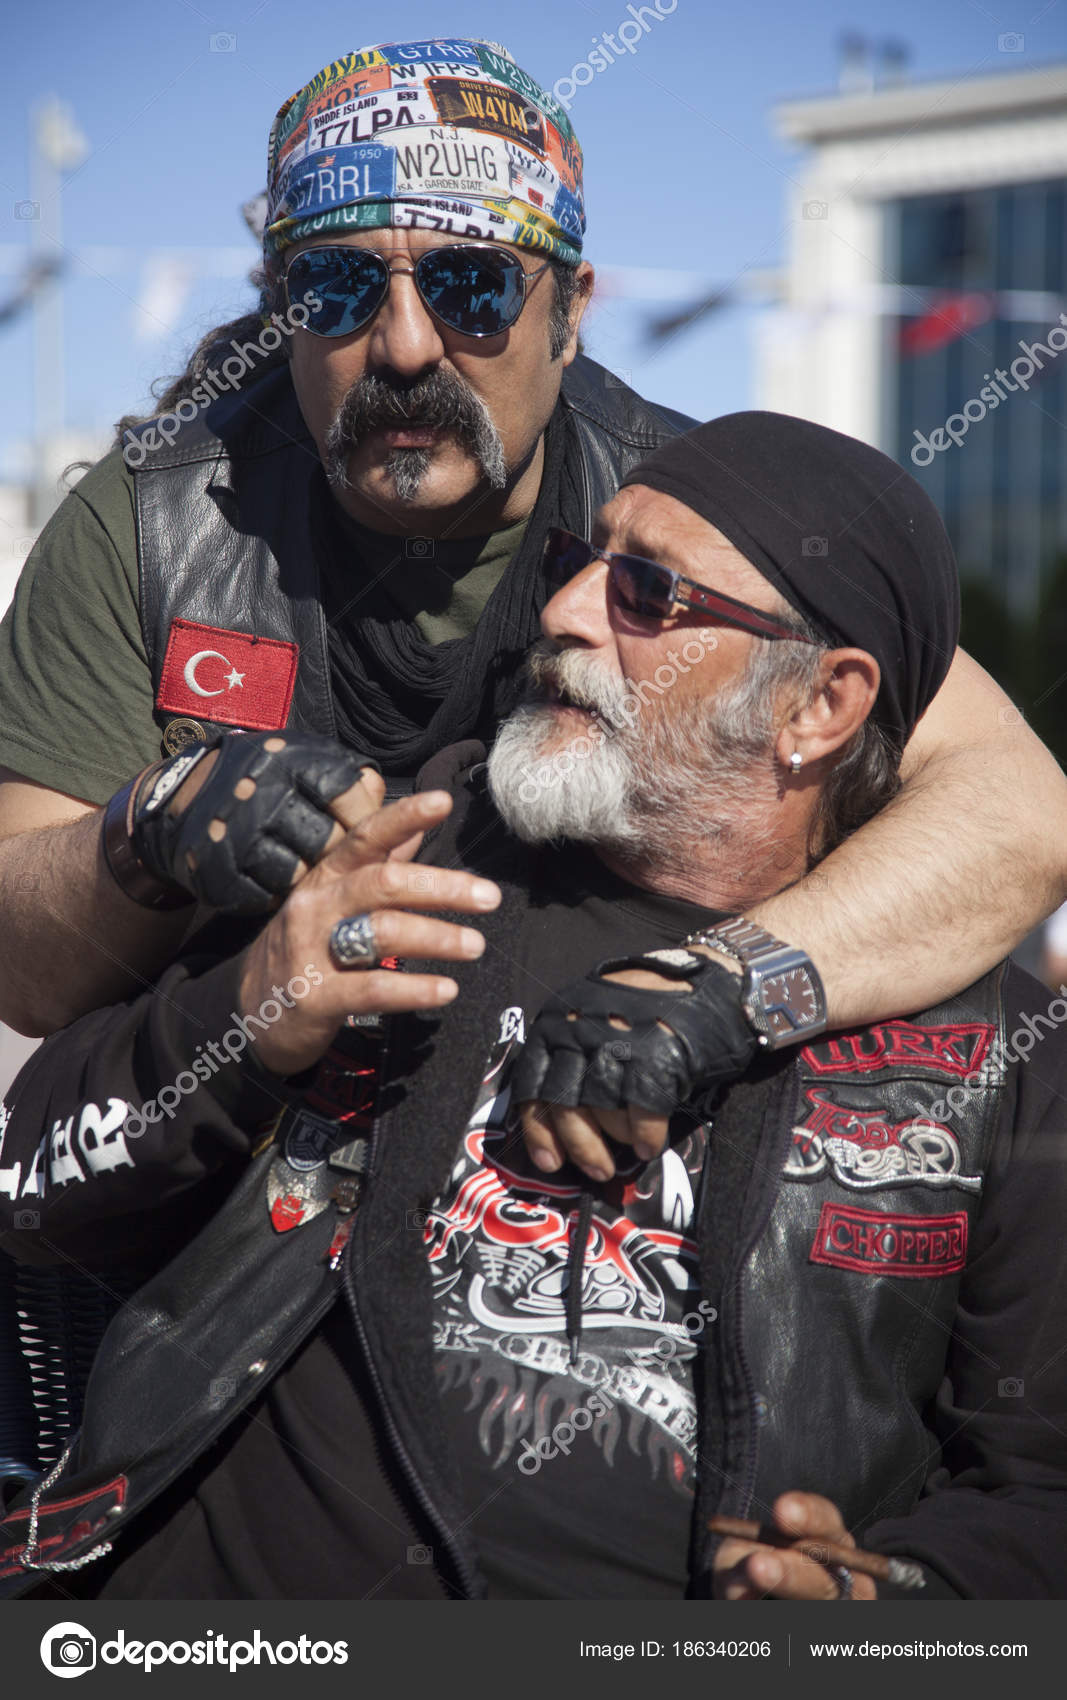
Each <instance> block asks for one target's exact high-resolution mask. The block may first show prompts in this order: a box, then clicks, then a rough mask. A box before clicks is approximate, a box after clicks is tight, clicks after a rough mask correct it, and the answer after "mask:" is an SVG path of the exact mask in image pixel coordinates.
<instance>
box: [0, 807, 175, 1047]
mask: <svg viewBox="0 0 1067 1700" xmlns="http://www.w3.org/2000/svg"><path fill="white" fill-rule="evenodd" d="M0 890H2V891H3V892H4V894H5V902H4V903H3V905H2V906H0V957H2V960H3V963H4V975H3V978H2V980H0V1021H4V1022H6V1023H7V1025H8V1026H9V1027H13V1028H14V1029H15V1031H16V1032H18V1033H26V1034H30V1035H32V1036H34V1037H38V1036H40V1035H42V1034H48V1033H54V1032H56V1031H57V1030H58V1029H59V1028H61V1027H65V1026H67V1025H68V1024H69V1023H70V1022H71V1021H74V1020H76V1019H77V1017H78V1016H80V1015H83V1014H85V1013H86V1012H87V1011H89V1010H92V1009H96V1008H99V1007H100V1006H101V1005H102V1004H110V1003H114V1002H116V1001H117V1000H118V999H120V998H123V997H127V996H129V995H130V993H131V992H133V991H136V990H137V988H138V987H140V986H143V985H145V984H147V983H150V982H151V981H152V980H153V979H154V978H155V976H156V974H157V973H158V971H159V969H160V968H161V967H162V966H163V964H164V963H166V962H168V961H170V960H171V958H172V957H173V956H174V953H175V951H176V950H177V947H178V944H179V942H180V940H181V938H182V936H183V935H184V933H185V932H186V930H187V929H188V927H189V924H190V920H191V918H192V914H193V910H192V908H191V907H190V908H189V909H182V910H172V911H170V912H163V913H157V912H155V911H153V910H150V909H144V908H142V907H141V906H140V905H139V904H136V903H133V902H131V900H130V899H129V898H128V897H126V896H125V895H124V894H123V893H122V892H121V891H120V890H119V887H118V886H117V885H116V883H115V881H114V879H113V878H112V876H111V874H110V872H109V871H108V868H107V865H106V863H105V862H104V859H103V855H102V853H101V850H100V816H99V814H98V813H95V812H94V813H92V814H86V815H83V816H81V818H80V819H78V820H74V821H70V822H68V823H67V824H65V825H62V826H49V827H43V828H41V829H39V830H37V831H32V832H24V833H20V834H18V835H17V836H14V837H10V838H4V839H2V840H0Z"/></svg>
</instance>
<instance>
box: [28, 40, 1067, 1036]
mask: <svg viewBox="0 0 1067 1700" xmlns="http://www.w3.org/2000/svg"><path fill="white" fill-rule="evenodd" d="M267 169H268V187H267V204H266V225H265V230H264V254H263V271H262V274H261V282H262V301H261V310H260V312H259V313H257V314H253V315H250V316H249V317H247V318H245V319H242V320H240V321H238V322H236V323H235V324H230V325H226V326H223V327H220V328H219V329H218V330H217V331H215V332H213V333H211V334H210V335H209V336H208V337H207V338H205V340H204V342H203V343H202V344H201V346H200V347H199V348H198V349H197V350H196V352H195V354H194V355H193V357H192V359H191V361H190V364H189V367H188V369H187V371H186V372H185V373H184V374H182V376H181V377H180V378H179V379H177V380H175V382H174V383H173V384H172V385H171V387H170V388H169V389H168V391H167V392H166V394H165V395H164V396H163V397H162V399H161V412H160V413H159V414H158V415H157V416H156V417H155V418H154V419H152V420H150V421H147V422H141V423H140V424H134V425H133V426H132V428H131V429H129V430H126V431H124V432H123V433H122V435H121V441H120V444H119V445H118V446H117V447H116V449H115V450H114V451H113V452H112V453H111V454H110V455H108V456H107V457H105V459H104V460H103V461H102V462H101V463H100V464H99V465H98V466H97V467H95V468H93V469H92V470H91V471H90V472H89V473H88V474H87V475H86V477H85V478H84V479H83V480H82V482H81V483H80V484H79V485H78V487H77V489H76V491H74V492H73V493H72V494H71V495H70V496H69V497H68V498H67V500H66V501H65V502H64V503H63V505H62V507H61V508H60V509H59V511H58V513H57V514H56V516H55V517H54V519H53V520H52V522H51V523H50V525H49V526H48V527H47V528H46V530H45V532H44V533H43V535H42V537H41V539H40V542H39V544H38V546H37V548H36V549H35V550H34V552H33V554H32V556H31V557H30V560H29V562H28V564H27V567H26V570H25V572H24V574H23V577H22V580H21V582H20V585H19V588H18V591H17V593H16V597H15V601H14V605H13V608H12V610H11V611H10V613H9V615H8V617H7V619H6V620H5V622H4V624H3V627H2V628H0V662H2V665H0V711H2V712H0V762H3V763H5V764H6V769H5V775H6V783H4V784H2V785H0V888H2V890H3V892H4V899H3V905H2V906H0V943H2V944H3V947H4V956H5V962H6V964H7V970H6V973H5V977H4V982H3V985H2V987H0V1018H2V1019H5V1020H7V1021H8V1022H10V1023H11V1024H12V1025H14V1026H15V1027H17V1028H19V1029H20V1030H22V1031H25V1032H34V1033H42V1032H50V1031H53V1030H55V1029H56V1028H57V1027H59V1026H62V1025H63V1024H64V1023H65V1022H68V1021H70V1020H71V1019H73V1018H74V1017H76V1016H78V1015H80V1014H82V1013H83V1012H84V1011H86V1010H87V1009H91V1008H93V1007H96V1006H97V1005H99V1004H101V1003H106V1002H108V1001H111V1000H114V999H115V998H121V997H123V996H126V995H128V994H129V993H130V992H131V991H133V990H134V988H135V987H136V986H137V985H138V984H139V983H140V980H141V978H143V977H148V978H151V977H153V976H154V975H155V974H157V973H158V972H160V970H161V969H162V967H163V965H164V964H165V963H166V962H167V961H168V960H169V959H170V957H171V956H172V955H173V953H174V951H175V950H176V949H177V948H178V945H179V943H180V941H181V939H182V937H183V936H184V935H185V934H187V932H188V931H189V928H190V920H191V917H192V915H193V907H192V906H193V903H194V901H198V902H199V904H200V906H201V907H200V911H199V917H198V918H200V919H202V918H203V917H204V912H205V911H207V912H230V911H235V910H244V911H254V910H257V909H258V910H260V911H261V912H262V911H263V910H264V909H266V908H269V907H270V906H272V905H275V904H276V903H277V902H278V900H279V899H280V898H281V897H283V896H284V895H285V893H286V892H287V891H289V889H290V888H291V887H292V885H293V883H294V882H295V881H296V880H298V879H299V878H300V877H301V875H302V874H303V873H304V872H305V870H306V869H307V868H308V867H309V866H311V865H313V864H314V863H315V862H316V861H317V859H318V858H319V857H320V856H321V855H322V854H323V853H324V851H325V850H326V849H327V848H328V847H329V846H330V845H332V844H333V843H335V842H336V839H337V837H339V836H340V834H341V833H342V832H343V830H344V829H345V828H346V827H347V828H351V827H353V826H355V825H356V824H357V823H358V822H359V821H360V820H361V819H362V818H363V817H364V816H365V814H366V812H367V811H368V810H369V809H371V808H373V807H374V806H375V802H376V793H375V792H374V788H373V786H370V788H368V787H369V780H368V779H366V778H365V779H364V780H362V781H361V780H360V779H359V775H360V773H361V772H364V773H366V772H367V771H368V770H369V769H372V768H373V767H375V766H377V767H378V768H379V769H380V770H381V772H382V773H383V774H384V776H385V777H386V779H387V782H388V785H389V793H390V795H397V794H400V793H402V792H403V791H404V790H405V789H407V788H409V787H410V785H411V783H412V781H413V778H414V775H415V774H416V773H417V772H418V770H419V769H420V767H421V766H422V765H423V763H424V762H425V761H427V760H428V759H429V758H430V757H432V755H433V754H434V753H435V752H436V751H439V750H441V749H442V748H444V747H445V746H447V745H450V744H452V743H454V742H456V741H457V740H462V739H465V738H471V737H477V738H480V739H482V740H484V741H489V740H490V739H491V737H492V734H493V731H494V729H495V726H496V724H497V722H498V720H499V718H500V717H501V716H502V715H503V714H505V713H506V712H507V711H508V710H509V709H510V708H511V707H512V706H513V705H514V702H515V701H516V698H517V693H518V689H519V682H518V681H519V674H520V661H521V658H522V656H523V654H524V652H525V649H526V647H527V645H528V644H529V642H530V641H531V640H532V639H533V638H534V637H535V636H536V632H537V621H538V616H539V613H540V610H541V608H542V606H543V605H544V603H545V601H546V600H547V596H548V587H547V585H546V583H545V579H544V573H543V569H542V559H541V557H542V547H543V544H544V539H545V536H546V534H547V532H548V531H549V529H550V528H551V527H554V526H555V527H563V528H565V529H568V530H569V531H571V532H572V533H573V534H575V535H577V536H579V537H586V536H588V535H589V532H590V528H591V526H592V523H593V519H594V516H595V514H596V511H597V509H598V508H599V507H600V506H601V505H602V503H604V502H606V501H607V500H609V499H610V497H611V496H612V495H613V493H614V491H615V490H616V488H617V487H618V484H619V482H620V480H621V479H622V478H623V477H624V476H625V475H626V473H627V471H628V470H629V468H630V467H631V466H632V465H633V464H634V463H635V462H636V461H637V460H638V459H639V458H640V457H641V456H643V455H645V454H647V453H648V452H649V451H650V450H651V449H653V448H655V447H656V446H657V445H658V444H660V443H662V442H664V441H667V440H669V439H670V438H671V436H672V435H673V434H674V433H675V432H676V431H677V430H678V429H679V428H680V427H682V426H683V425H684V424H685V423H686V422H685V421H683V420H681V419H680V417H679V416H677V415H674V414H672V413H671V412H670V411H669V410H667V409H664V408H661V407H656V406H652V405H650V404H649V403H647V402H645V401H643V400H642V399H641V398H640V397H639V396H637V395H635V394H634V393H633V391H631V390H630V389H628V388H627V387H626V386H625V385H623V384H621V383H620V382H619V381H618V380H617V379H616V378H614V377H613V375H612V374H610V373H608V372H606V371H604V369H603V368H601V367H599V366H598V365H597V364H596V363H595V362H593V361H591V360H589V359H587V358H586V357H584V356H583V355H582V354H581V353H580V352H579V345H578V335H579V329H580V326H581V323H582V316H583V313H584V311H585V308H586V306H587V305H588V301H589V297H590V291H591V288H592V281H593V273H592V268H591V266H590V264H589V262H588V261H587V260H586V259H585V258H583V240H584V231H585V210H584V199H583V188H582V156H581V149H580V147H579V144H578V141H577V138H576V136H575V134H574V130H573V128H572V125H571V122H570V119H569V117H568V114H567V112H566V111H565V110H564V109H563V107H562V106H561V105H560V103H559V102H558V101H557V100H556V99H555V98H554V97H553V95H552V94H551V93H549V92H548V91H547V89H546V88H544V87H543V86H541V84H540V83H539V82H538V81H537V80H536V79H535V78H534V77H532V76H531V75H530V74H529V73H528V72H527V71H525V70H523V69H522V68H521V67H519V66H518V65H516V64H515V62H514V61H513V60H512V58H511V57H510V55H509V54H508V53H507V51H506V50H505V49H504V48H502V47H499V46H496V45H494V44H491V43H487V42H483V41H473V40H468V39H465V38H459V37H454V36H449V35H445V36H442V37H439V38H435V39H433V40H420V41H408V42H392V43H383V44H381V45H378V46H373V47H367V48H365V49H363V50H361V51H358V52H352V53H345V54H342V55H341V56H340V57H339V58H337V59H336V60H334V61H333V62H332V63H330V64H329V65H327V66H325V67H324V68H323V69H322V70H321V71H320V72H319V73H318V74H317V75H315V76H314V77H312V78H311V80H310V81H309V82H307V83H305V84H304V86H303V87H302V88H300V90H299V91H298V92H297V93H296V94H295V95H293V96H292V98H291V99H289V100H287V101H286V102H285V104H284V105H283V106H282V108H281V110H280V111H279V113H278V114H277V116H276V118H275V121H274V124H273V126H272V128H271V133H270V139H269V147H268V160H267ZM634 219H635V228H634V237H635V241H636V242H637V243H638V244H639V245H640V246H641V247H642V249H643V248H644V246H646V245H647V242H648V241H650V240H651V241H653V242H656V241H657V240H658V239H659V238H658V235H657V231H656V225H655V209H654V207H651V206H650V207H647V208H635V209H634ZM683 246H684V242H683ZM679 253H681V249H679ZM793 520H794V532H795V535H794V537H793V538H792V544H791V546H792V547H793V548H794V549H795V550H796V551H799V552H800V553H802V554H813V555H815V554H817V555H821V556H824V557H825V558H827V559H828V560H829V562H830V565H831V568H832V567H833V563H834V559H835V553H836V551H837V550H838V547H839V542H840V538H839V537H838V535H837V534H835V533H834V532H833V529H832V528H831V533H830V534H829V535H827V536H823V535H822V534H818V535H815V536H807V535H806V534H804V533H803V530H802V527H801V526H800V525H799V523H798V522H797V520H796V515H795V514H794V516H793ZM841 525H842V526H846V525H847V521H846V520H845V519H843V520H842V521H841ZM845 535H846V534H845V533H844V532H842V533H841V537H842V538H843V537H844V536H845ZM631 684H632V686H633V688H634V690H635V692H637V693H638V697H639V698H640V699H641V700H643V699H644V698H647V696H648V693H649V692H650V691H651V690H654V689H658V688H659V687H658V686H656V684H655V681H651V682H650V681H646V680H642V679H634V680H632V681H631ZM238 732H239V733H241V734H242V735H241V736H239V737H237V736H234V734H235V733H238ZM161 759H162V760H163V761H164V763H166V762H168V761H169V762H170V763H171V765H169V766H166V765H165V766H164V767H163V769H162V771H158V772H157V771H155V770H156V769H157V767H158V764H159V762H160V760H161ZM934 771H936V773H937V777H938V787H937V795H936V797H935V794H934V789H933V787H931V786H930V785H929V784H926V783H920V776H922V775H926V776H927V777H928V776H929V774H930V773H931V772H934ZM976 773H981V776H982V785H983V794H984V796H985V797H986V798H987V800H988V805H989V806H988V808H987V811H986V813H985V815H984V816H983V817H982V818H981V819H979V818H978V816H977V814H976V812H975V811H974V810H973V809H972V808H971V807H970V806H969V804H970V797H971V787H972V784H973V779H974V775H975V774H976ZM902 775H903V779H904V785H903V790H902V792H901V794H900V796H899V797H898V798H897V799H896V801H895V803H894V807H893V809H892V811H890V812H887V813H885V814H884V815H880V816H879V817H878V818H876V819H874V820H872V821H870V822H868V823H867V824H866V825H865V826H864V827H863V828H862V830H860V831H859V832H858V833H857V834H856V835H855V836H854V837H853V838H851V839H850V840H849V842H848V843H847V844H846V845H843V846H841V847H839V848H838V849H837V850H835V851H834V852H833V854H831V855H830V856H828V857H827V859H826V860H825V862H824V863H823V864H822V866H821V868H820V870H819V873H818V877H817V879H814V880H813V879H811V878H807V877H804V878H801V879H800V880H799V881H798V883H797V885H796V887H795V888H794V889H792V890H789V891H786V892H783V893H781V894H780V895H778V896H776V897H775V898H773V900H771V901H769V902H767V903H764V904H762V905H760V906H759V908H758V913H757V914H756V915H755V916H754V918H755V919H758V920H759V922H760V923H761V924H762V925H763V926H765V927H766V928H767V929H768V930H769V931H771V932H773V933H774V934H776V936H779V937H781V938H783V939H787V940H789V941H790V942H791V943H793V944H794V945H796V946H797V947H798V948H801V947H802V948H803V949H804V950H806V952H807V953H808V955H809V957H810V958H812V959H814V960H815V961H816V962H817V963H818V965H819V968H820V971H821V973H822V976H823V981H824V984H825V986H826V992H827V998H828V1013H829V1018H830V1020H831V1021H833V1022H836V1023H838V1024H842V1023H848V1022H850V1021H856V1020H865V1019H868V1018H871V1017H874V1016H879V1015H881V1016H891V1015H893V1014H894V1013H896V1012H897V1011H899V1010H900V1009H901V1008H906V1007H914V1006H917V1005H921V1004H925V1003H928V1002H929V1000H930V999H931V998H932V997H935V996H937V995H941V994H947V993H948V992H949V991H950V990H951V989H952V988H953V987H954V986H956V985H958V984H959V983H961V981H963V980H965V979H967V978H968V977H969V976H971V975H973V974H975V973H977V972H979V971H980V970H982V969H984V968H986V967H987V966H988V965H989V963H990V962H991V961H993V960H994V959H995V958H996V957H997V956H998V955H1000V954H1002V953H1003V952H1004V951H1006V950H1007V949H1009V948H1010V947H1011V946H1012V945H1013V944H1014V943H1015V942H1016V940H1017V939H1018V938H1019V937H1020V936H1021V935H1022V934H1023V933H1024V932H1025V931H1026V930H1027V929H1028V928H1029V927H1030V926H1031V925H1032V924H1033V923H1034V922H1035V921H1036V920H1037V919H1038V918H1039V916H1040V915H1041V914H1043V913H1044V912H1045V911H1047V910H1048V909H1050V908H1051V907H1053V906H1054V904H1055V903H1056V902H1058V901H1059V900H1060V898H1061V897H1062V896H1063V878H1064V873H1063V865H1062V853H1061V850H1060V846H1061V845H1062V843H1063V842H1064V841H1065V839H1067V785H1065V784H1064V781H1063V779H1062V776H1061V775H1060V774H1059V772H1058V770H1057V769H1056V767H1055V764H1054V763H1052V761H1051V760H1050V758H1048V756H1047V754H1046V753H1045V752H1044V751H1043V750H1042V748H1041V746H1040V745H1039V744H1038V743H1037V741H1036V740H1035V739H1034V738H1033V737H1032V735H1031V734H1030V732H1029V731H1028V729H1027V728H1026V726H1025V724H1024V722H1023V721H1022V720H1021V718H1020V717H1019V716H1018V715H1017V714H1015V713H1014V711H1013V710H1012V709H1011V707H1010V705H1009V704H1008V703H1007V701H1006V699H1005V698H1004V697H1003V696H1002V694H1001V693H1000V692H999V691H998V689H997V687H996V686H995V685H994V684H993V683H992V681H991V680H989V679H988V678H986V677H985V675H983V674H982V673H981V672H980V671H979V670H978V669H977V668H976V667H975V666H974V665H973V664H972V663H971V662H969V661H968V659H967V658H966V657H964V656H957V657H956V658H955V659H954V660H953V662H952V666H951V668H950V669H949V671H948V674H947V678H946V681H945V684H944V686H943V687H942V689H941V690H940V691H939V692H938V694H937V696H936V698H935V700H934V702H933V703H932V705H931V707H930V709H929V710H928V712H927V714H926V715H925V716H924V718H923V721H922V724H921V726H919V727H918V728H917V730H916V731H915V733H914V734H913V736H912V737H911V739H910V741H909V743H908V747H907V749H906V750H905V752H904V756H903V763H902ZM131 776H135V777H133V778H131ZM194 796H195V802H194V801H193V799H194ZM998 799H999V802H998ZM102 805H107V808H106V811H105V813H106V819H105V820H104V821H103V822H101V817H100V814H99V810H100V807H101V806H102ZM949 817H951V819H952V820H953V823H954V825H953V832H952V834H951V836H949V835H946V834H945V833H944V831H943V830H942V829H943V823H944V821H945V819H947V818H949ZM1009 873H1010V877H1008V876H1009ZM905 877H906V891H904V889H903V886H902V882H903V881H904V880H905ZM993 889H995V890H996V891H997V892H998V902H997V904H996V905H990V904H989V903H988V902H987V901H986V894H987V893H988V892H989V891H990V890H993ZM917 917H921V926H919V927H918V928H916V926H915V924H914V923H915V920H916V918H917ZM44 961H47V962H48V963H49V964H50V965H51V966H50V971H49V972H48V973H47V974H45V973H42V972H41V970H40V964H41V963H42V962H44ZM875 962H876V963H877V965H878V972H877V973H876V974H873V975H872V973H871V964H872V963H875Z"/></svg>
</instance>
